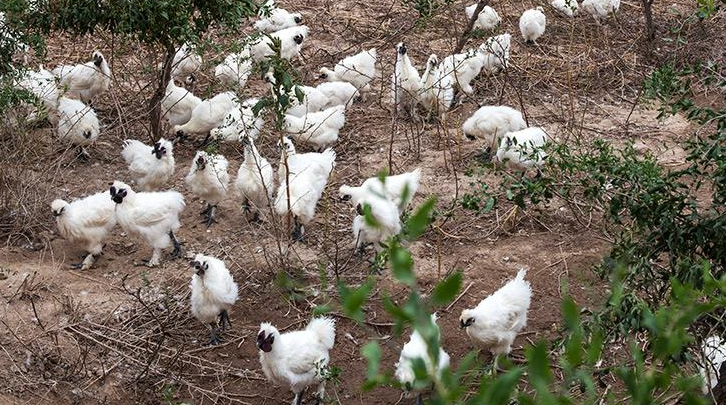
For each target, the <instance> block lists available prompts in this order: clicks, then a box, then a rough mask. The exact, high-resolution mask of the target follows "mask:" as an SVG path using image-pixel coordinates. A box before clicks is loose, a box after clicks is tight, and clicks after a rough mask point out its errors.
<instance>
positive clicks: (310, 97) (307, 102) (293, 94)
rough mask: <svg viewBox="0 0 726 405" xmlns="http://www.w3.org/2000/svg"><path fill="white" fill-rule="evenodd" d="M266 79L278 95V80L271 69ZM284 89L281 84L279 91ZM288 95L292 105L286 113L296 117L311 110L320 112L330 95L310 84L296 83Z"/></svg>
mask: <svg viewBox="0 0 726 405" xmlns="http://www.w3.org/2000/svg"><path fill="white" fill-rule="evenodd" d="M265 81H266V82H267V83H269V84H270V92H271V93H272V95H273V96H277V93H276V92H275V86H276V85H277V84H276V83H277V81H276V80H275V76H274V74H273V72H272V71H271V70H270V71H268V72H267V73H266V74H265ZM283 91H284V90H283V89H282V86H280V88H279V89H278V92H279V93H282V92H283ZM298 92H299V93H301V94H302V96H303V99H302V101H300V100H298V98H297V93H298ZM287 97H288V100H289V101H290V106H289V107H288V109H287V111H285V114H289V115H294V116H296V117H302V116H303V115H305V114H308V113H311V112H318V111H320V110H322V109H323V107H325V106H326V105H327V104H328V97H327V96H326V95H325V94H323V92H322V91H320V90H318V89H317V88H315V87H310V86H303V85H295V86H294V87H293V88H291V89H290V91H289V92H288V94H287Z"/></svg>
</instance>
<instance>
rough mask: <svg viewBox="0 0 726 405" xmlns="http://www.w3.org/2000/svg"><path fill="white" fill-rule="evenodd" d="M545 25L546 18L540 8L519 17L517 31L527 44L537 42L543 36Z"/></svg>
mask: <svg viewBox="0 0 726 405" xmlns="http://www.w3.org/2000/svg"><path fill="white" fill-rule="evenodd" d="M546 25H547V17H545V15H544V10H543V9H542V7H537V8H533V9H530V10H527V11H525V12H524V13H522V16H521V17H519V31H520V32H521V33H522V38H524V40H525V41H527V42H537V39H539V37H541V36H542V35H543V34H544V32H545V27H546Z"/></svg>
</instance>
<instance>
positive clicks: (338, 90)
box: [315, 82, 360, 109]
mask: <svg viewBox="0 0 726 405" xmlns="http://www.w3.org/2000/svg"><path fill="white" fill-rule="evenodd" d="M315 88H316V89H317V90H318V91H319V92H321V93H323V95H325V97H326V98H327V102H326V103H325V105H324V106H323V109H326V108H330V107H335V106H338V105H342V106H345V108H348V107H350V105H351V104H353V101H355V100H356V99H357V98H358V97H359V96H360V93H358V89H356V88H355V86H353V85H352V84H350V83H348V82H328V83H321V84H319V85H317V86H316V87H315Z"/></svg>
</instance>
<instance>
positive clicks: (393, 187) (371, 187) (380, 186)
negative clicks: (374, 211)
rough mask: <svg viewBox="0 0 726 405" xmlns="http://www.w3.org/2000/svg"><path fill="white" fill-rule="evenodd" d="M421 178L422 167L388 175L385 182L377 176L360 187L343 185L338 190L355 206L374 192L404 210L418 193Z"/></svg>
mask: <svg viewBox="0 0 726 405" xmlns="http://www.w3.org/2000/svg"><path fill="white" fill-rule="evenodd" d="M420 180H421V169H420V168H419V169H416V170H414V171H412V172H408V173H401V174H398V175H395V176H386V177H385V178H384V182H381V179H380V178H378V177H377V176H376V177H371V178H369V179H366V181H364V182H363V184H362V185H361V186H360V187H351V186H347V185H342V186H340V189H339V190H338V192H339V195H340V198H341V199H342V200H350V201H351V202H352V203H353V206H354V207H356V206H357V205H358V204H359V202H360V201H361V200H362V199H364V198H366V196H367V195H369V194H373V195H378V196H380V195H384V196H386V197H387V198H388V199H389V200H391V201H393V202H394V203H395V204H396V206H397V207H398V209H399V211H404V210H406V208H408V205H409V204H410V203H411V200H412V199H413V197H414V196H415V195H416V191H418V187H419V182H420Z"/></svg>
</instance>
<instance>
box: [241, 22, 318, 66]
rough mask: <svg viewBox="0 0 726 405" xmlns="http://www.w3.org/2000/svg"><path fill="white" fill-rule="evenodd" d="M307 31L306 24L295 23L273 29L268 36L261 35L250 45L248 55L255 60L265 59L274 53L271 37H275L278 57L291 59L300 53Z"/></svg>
mask: <svg viewBox="0 0 726 405" xmlns="http://www.w3.org/2000/svg"><path fill="white" fill-rule="evenodd" d="M308 31H309V29H308V27H307V26H306V25H297V26H294V27H289V28H285V29H283V30H280V31H275V32H273V33H272V34H269V36H266V35H265V36H261V37H260V38H259V39H257V40H256V41H255V42H254V43H252V44H251V45H250V55H252V59H254V60H255V61H257V62H261V61H264V60H267V58H268V57H270V56H272V55H273V54H274V52H273V51H272V47H271V46H272V39H271V38H277V39H279V40H280V57H281V58H282V59H287V60H292V59H293V58H295V57H296V56H298V55H299V54H300V50H302V47H303V43H304V42H305V39H306V38H307V37H308Z"/></svg>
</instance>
